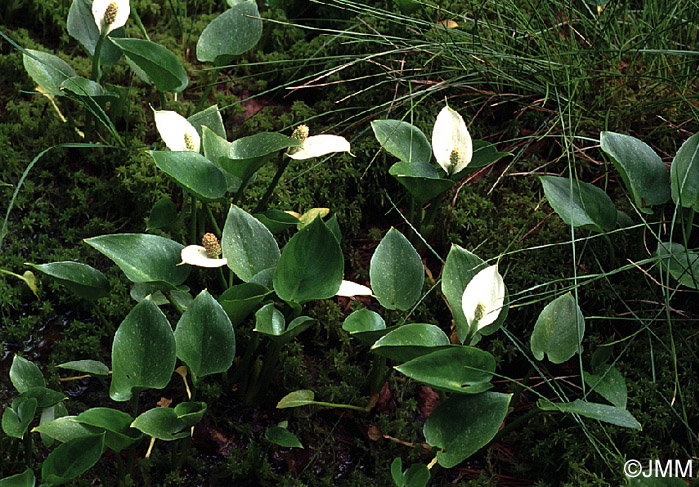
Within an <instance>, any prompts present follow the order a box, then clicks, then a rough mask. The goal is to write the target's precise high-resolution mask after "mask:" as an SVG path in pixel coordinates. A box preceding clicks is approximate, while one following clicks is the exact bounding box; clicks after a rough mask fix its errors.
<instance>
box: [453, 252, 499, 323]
mask: <svg viewBox="0 0 699 487" xmlns="http://www.w3.org/2000/svg"><path fill="white" fill-rule="evenodd" d="M504 302H505V282H504V281H503V280H502V276H501V275H500V273H499V272H498V267H497V266H496V265H491V266H490V267H486V268H485V269H483V270H482V271H480V272H479V273H478V274H476V275H475V276H473V279H471V282H469V283H468V285H467V286H466V289H464V294H463V297H462V298H461V307H462V309H463V312H464V315H465V316H466V321H468V325H469V327H471V331H472V332H473V331H478V330H480V329H481V328H483V327H486V326H488V325H490V324H491V323H493V322H494V321H495V320H496V319H497V318H498V316H499V315H500V310H501V309H502V307H503V304H504ZM474 323H475V328H474Z"/></svg>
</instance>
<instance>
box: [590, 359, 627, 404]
mask: <svg viewBox="0 0 699 487" xmlns="http://www.w3.org/2000/svg"><path fill="white" fill-rule="evenodd" d="M585 384H587V385H588V386H589V387H590V389H592V390H593V391H595V392H596V393H597V394H599V395H600V396H602V397H603V398H605V399H606V400H607V401H609V402H611V403H612V404H613V405H614V406H616V407H619V408H622V409H626V397H627V396H626V394H627V393H626V381H625V380H624V376H622V375H621V373H620V372H619V371H618V370H617V368H616V367H613V366H611V365H610V366H609V367H607V368H606V369H604V370H602V371H601V372H600V373H599V374H587V373H586V374H585Z"/></svg>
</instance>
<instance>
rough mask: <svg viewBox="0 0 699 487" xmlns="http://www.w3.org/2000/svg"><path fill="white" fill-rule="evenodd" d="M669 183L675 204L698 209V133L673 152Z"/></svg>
mask: <svg viewBox="0 0 699 487" xmlns="http://www.w3.org/2000/svg"><path fill="white" fill-rule="evenodd" d="M670 185H671V189H672V201H674V202H675V204H676V205H678V206H682V207H683V208H693V209H694V211H698V210H699V133H696V134H694V135H692V136H691V137H690V138H688V139H687V140H686V141H685V142H684V144H682V146H681V147H680V149H679V150H678V151H677V154H675V158H674V159H673V160H672V165H671V166H670Z"/></svg>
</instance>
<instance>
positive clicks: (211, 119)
mask: <svg viewBox="0 0 699 487" xmlns="http://www.w3.org/2000/svg"><path fill="white" fill-rule="evenodd" d="M187 121H188V122H189V123H191V124H192V126H193V127H194V129H195V130H196V131H197V133H198V134H199V137H202V138H203V137H204V127H208V128H209V130H211V131H212V132H213V133H214V134H216V135H217V136H219V137H220V138H222V139H223V140H226V127H225V126H224V125H223V118H222V117H221V112H220V111H219V109H218V105H211V106H210V107H209V108H206V109H204V110H202V111H201V112H197V113H195V114H194V115H192V116H191V117H188V118H187ZM211 162H214V161H211Z"/></svg>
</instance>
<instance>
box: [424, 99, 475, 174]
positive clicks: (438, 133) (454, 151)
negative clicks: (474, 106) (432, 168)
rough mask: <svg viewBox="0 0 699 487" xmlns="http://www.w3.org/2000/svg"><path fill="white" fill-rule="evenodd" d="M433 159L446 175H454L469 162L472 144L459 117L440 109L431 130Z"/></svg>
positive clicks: (445, 108) (451, 111) (448, 110)
mask: <svg viewBox="0 0 699 487" xmlns="http://www.w3.org/2000/svg"><path fill="white" fill-rule="evenodd" d="M432 151H433V152H434V157H435V159H437V162H438V163H439V165H440V166H442V169H444V171H445V172H446V173H447V174H456V173H458V172H459V171H461V170H462V169H464V168H465V167H466V166H468V163H469V162H471V158H472V157H473V143H472V142H471V135H470V134H469V133H468V129H467V128H466V123H465V122H464V119H463V118H461V115H459V114H458V113H456V112H455V111H454V110H452V109H451V108H449V107H444V108H442V111H441V112H439V115H437V120H435V122H434V129H433V130H432Z"/></svg>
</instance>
